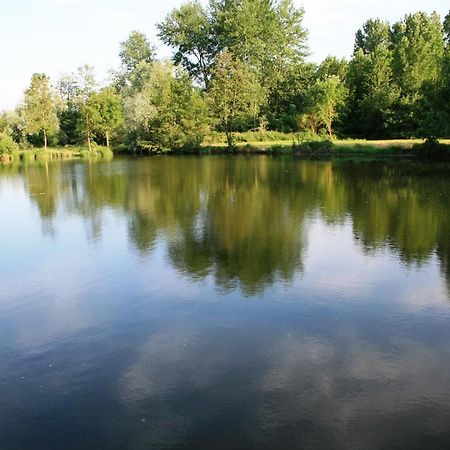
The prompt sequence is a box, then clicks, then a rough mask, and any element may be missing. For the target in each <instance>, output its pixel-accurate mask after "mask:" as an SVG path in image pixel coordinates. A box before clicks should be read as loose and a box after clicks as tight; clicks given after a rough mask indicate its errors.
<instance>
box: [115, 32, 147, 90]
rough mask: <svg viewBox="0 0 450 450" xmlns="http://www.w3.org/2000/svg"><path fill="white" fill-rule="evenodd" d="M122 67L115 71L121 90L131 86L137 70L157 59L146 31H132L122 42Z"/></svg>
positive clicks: (116, 80)
mask: <svg viewBox="0 0 450 450" xmlns="http://www.w3.org/2000/svg"><path fill="white" fill-rule="evenodd" d="M119 56H120V61H121V67H120V70H119V72H116V73H114V74H113V75H114V77H115V86H116V88H117V89H118V90H119V91H120V90H122V89H123V88H124V87H125V86H129V85H130V83H131V79H132V76H133V74H134V73H135V72H136V70H137V69H138V68H139V67H140V68H141V70H142V66H146V65H149V64H151V63H152V62H153V61H154V60H155V51H154V48H153V47H152V46H151V45H150V42H149V40H148V39H147V37H146V36H145V34H144V33H141V32H139V31H132V32H131V33H130V35H129V36H128V38H127V39H126V40H125V41H123V42H121V44H120V52H119Z"/></svg>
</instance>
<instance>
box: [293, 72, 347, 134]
mask: <svg viewBox="0 0 450 450" xmlns="http://www.w3.org/2000/svg"><path fill="white" fill-rule="evenodd" d="M345 95H346V89H345V86H344V84H343V83H342V81H341V80H340V79H339V77H337V76H336V75H332V76H329V77H327V78H325V79H323V80H318V81H317V82H316V83H315V85H313V86H312V88H311V90H310V93H309V97H310V98H309V109H308V111H307V113H306V115H305V116H303V119H302V123H303V125H304V126H307V127H308V128H310V129H311V130H312V131H317V129H318V128H319V127H320V126H324V127H325V130H326V132H327V134H328V136H329V137H330V138H332V137H333V124H334V123H335V121H336V119H337V118H338V116H339V112H340V108H342V106H343V105H344V102H345Z"/></svg>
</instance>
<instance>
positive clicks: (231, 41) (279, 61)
mask: <svg viewBox="0 0 450 450" xmlns="http://www.w3.org/2000/svg"><path fill="white" fill-rule="evenodd" d="M211 9H212V17H213V20H214V27H215V31H216V35H217V40H218V44H219V48H220V49H221V50H225V49H227V50H228V51H229V52H230V53H231V54H233V56H234V57H235V58H236V59H239V60H241V61H243V62H245V63H246V64H248V65H249V66H250V67H251V68H252V69H253V70H254V71H255V73H256V74H257V75H258V76H259V79H260V82H261V83H263V85H264V86H265V87H267V88H269V89H270V88H271V87H272V86H274V85H275V84H276V83H277V82H278V80H279V79H280V78H283V74H284V70H285V68H286V66H288V65H291V64H298V62H299V61H303V59H304V57H305V55H306V53H307V47H306V38H307V33H306V31H305V29H304V28H303V16H304V11H303V9H302V8H297V7H295V5H294V2H293V1H292V0H279V1H275V0H274V1H270V0H213V1H212V2H211Z"/></svg>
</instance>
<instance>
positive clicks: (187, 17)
mask: <svg viewBox="0 0 450 450" xmlns="http://www.w3.org/2000/svg"><path fill="white" fill-rule="evenodd" d="M158 30H159V34H158V36H159V37H160V39H161V40H162V41H163V42H164V44H166V45H168V46H170V47H172V48H174V50H175V53H174V55H173V61H174V63H175V64H177V65H178V64H179V65H181V66H182V67H184V68H185V69H186V70H187V71H188V72H189V74H191V76H193V77H194V78H195V79H196V80H197V81H199V82H200V83H201V84H202V85H203V86H204V87H208V85H209V80H210V70H211V66H212V63H213V61H214V57H215V55H216V54H217V43H216V37H215V35H214V29H213V24H212V22H211V18H210V17H209V16H208V12H207V10H206V9H205V8H203V6H202V5H201V4H200V2H199V1H198V0H194V1H191V2H189V3H186V4H184V5H182V6H181V7H180V8H175V9H174V10H173V11H172V12H171V13H170V14H169V15H168V16H167V17H166V19H165V20H164V21H163V22H162V23H160V24H158Z"/></svg>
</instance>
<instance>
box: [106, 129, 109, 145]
mask: <svg viewBox="0 0 450 450" xmlns="http://www.w3.org/2000/svg"><path fill="white" fill-rule="evenodd" d="M105 137H106V146H107V147H109V133H108V132H106V133H105Z"/></svg>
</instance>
